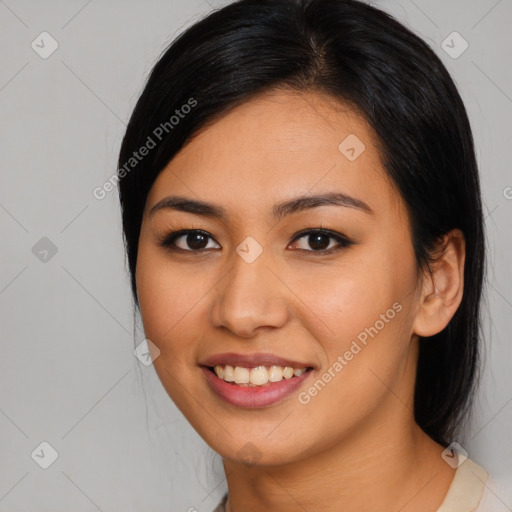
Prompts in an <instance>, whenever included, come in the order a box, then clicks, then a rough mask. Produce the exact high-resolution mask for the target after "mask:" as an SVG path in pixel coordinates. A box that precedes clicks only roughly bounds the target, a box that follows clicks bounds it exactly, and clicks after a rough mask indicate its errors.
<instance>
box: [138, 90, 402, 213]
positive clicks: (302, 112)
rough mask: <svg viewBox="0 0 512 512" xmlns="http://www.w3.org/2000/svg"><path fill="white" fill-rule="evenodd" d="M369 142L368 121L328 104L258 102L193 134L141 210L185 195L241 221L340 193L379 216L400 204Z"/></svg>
mask: <svg viewBox="0 0 512 512" xmlns="http://www.w3.org/2000/svg"><path fill="white" fill-rule="evenodd" d="M375 142H376V137H375V134H374V133H373V130H372V129H371V126H369V125H368V123H367V122H366V120H365V119H364V118H362V116H360V115H359V114H358V113H357V112H355V111H354V110H353V109H351V108H350V107H349V106H347V105H345V104H343V103H341V102H340V101H338V100H335V99H333V98H331V97H328V96H326V95H322V94H319V93H314V92H308V93H302V92H301V93H298V92H292V91H286V90H284V91H283V90H275V91H272V92H267V93H264V94H260V95H258V96H256V97H255V98H253V99H251V100H249V101H247V102H245V103H243V104H242V105H240V106H237V107H236V108H234V109H233V110H231V111H230V112H229V113H228V114H226V115H224V116H222V117H221V118H220V119H219V120H217V121H216V122H214V123H213V124H211V125H209V126H207V127H206V128H204V129H201V130H200V131H199V132H197V133H196V134H195V136H194V137H193V138H192V139H191V141H190V142H189V143H188V144H187V145H186V146H185V147H184V148H182V149H181V151H180V152H179V153H178V154H177V155H176V156H175V157H174V158H173V159H172V160H171V162H169V164H168V165H167V166H166V168H165V169H164V170H163V171H162V172H161V173H160V174H159V176H158V177H157V179H156V181H155V183H154V185H153V187H152V189H151V191H150V194H149V197H148V201H147V208H148V209H149V208H150V207H151V206H153V205H154V204H155V203H156V202H158V201H159V200H161V199H162V198H164V197H165V196H166V195H169V194H185V195H188V196H190V197H191V198H195V199H207V200H208V201H210V202H212V203H219V204H222V206H223V207H224V208H225V209H226V210H228V211H231V212H232V213H233V215H247V214H248V213H250V212H254V211H256V210H255V209H257V211H262V208H263V209H265V210H270V209H271V207H272V205H273V204H274V203H275V202H277V201H279V200H283V199H288V198H291V197H295V196H299V195H304V194H308V193H310V194H317V193H325V192H332V191H340V192H343V193H345V194H348V195H352V196H355V197H360V198H361V199H362V200H364V201H365V202H367V203H369V204H370V206H372V208H373V209H376V210H379V209H383V208H386V206H388V207H389V206H390V205H391V204H393V203H394V204H397V201H398V200H399V197H397V193H396V192H395V191H394V189H393V187H392V186H391V184H390V182H389V179H388V177H387V175H386V173H385V171H384V169H383V167H382V164H381V161H380V156H379V154H378V151H377V148H376V144H375ZM362 196H364V197H362Z"/></svg>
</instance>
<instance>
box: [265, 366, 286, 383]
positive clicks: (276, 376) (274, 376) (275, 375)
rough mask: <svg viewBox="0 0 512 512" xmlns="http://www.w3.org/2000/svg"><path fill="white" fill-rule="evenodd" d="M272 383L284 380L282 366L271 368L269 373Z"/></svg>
mask: <svg viewBox="0 0 512 512" xmlns="http://www.w3.org/2000/svg"><path fill="white" fill-rule="evenodd" d="M268 380H269V381H270V382H279V381H280V380H283V368H282V367H281V366H271V367H270V370H269V372H268Z"/></svg>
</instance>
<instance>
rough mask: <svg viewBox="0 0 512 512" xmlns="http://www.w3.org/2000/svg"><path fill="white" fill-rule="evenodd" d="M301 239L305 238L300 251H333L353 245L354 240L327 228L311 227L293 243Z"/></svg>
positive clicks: (299, 248)
mask: <svg viewBox="0 0 512 512" xmlns="http://www.w3.org/2000/svg"><path fill="white" fill-rule="evenodd" d="M299 240H303V242H302V247H298V250H300V251H306V252H317V253H323V252H332V251H333V250H338V249H341V248H344V247H348V246H349V245H352V244H353V242H352V241H351V240H349V239H348V238H347V237H345V236H344V235H342V234H341V233H336V232H333V231H329V230H325V229H310V230H307V231H302V232H301V233H299V234H298V235H297V236H296V237H295V238H294V240H293V242H292V243H296V242H297V241H299Z"/></svg>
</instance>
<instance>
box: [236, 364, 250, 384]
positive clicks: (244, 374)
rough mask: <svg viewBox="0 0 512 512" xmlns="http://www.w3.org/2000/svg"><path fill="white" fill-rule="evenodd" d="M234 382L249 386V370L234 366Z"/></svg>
mask: <svg viewBox="0 0 512 512" xmlns="http://www.w3.org/2000/svg"><path fill="white" fill-rule="evenodd" d="M234 374H235V382H236V383H237V384H249V369H248V368H242V367H240V366H235V371H234Z"/></svg>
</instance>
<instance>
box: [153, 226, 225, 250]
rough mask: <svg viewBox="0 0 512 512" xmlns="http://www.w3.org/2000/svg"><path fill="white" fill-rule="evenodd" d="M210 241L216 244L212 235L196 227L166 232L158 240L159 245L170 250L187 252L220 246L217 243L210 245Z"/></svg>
mask: <svg viewBox="0 0 512 512" xmlns="http://www.w3.org/2000/svg"><path fill="white" fill-rule="evenodd" d="M210 241H212V242H213V243H214V244H217V242H215V241H214V240H213V238H212V236H211V235H209V234H208V233H206V231H201V230H197V229H193V230H180V231H175V232H173V233H170V234H168V235H167V236H166V237H165V238H164V239H163V240H162V241H161V242H160V245H161V246H163V247H166V248H168V249H171V250H173V249H178V250H182V251H189V252H199V251H202V250H206V249H216V248H220V246H219V245H218V244H217V247H216V246H215V245H214V246H211V244H210ZM209 244H210V246H209Z"/></svg>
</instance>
